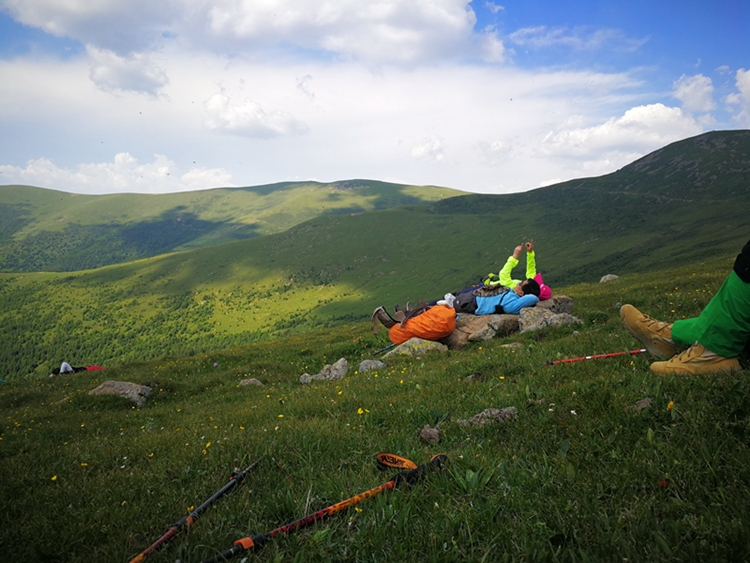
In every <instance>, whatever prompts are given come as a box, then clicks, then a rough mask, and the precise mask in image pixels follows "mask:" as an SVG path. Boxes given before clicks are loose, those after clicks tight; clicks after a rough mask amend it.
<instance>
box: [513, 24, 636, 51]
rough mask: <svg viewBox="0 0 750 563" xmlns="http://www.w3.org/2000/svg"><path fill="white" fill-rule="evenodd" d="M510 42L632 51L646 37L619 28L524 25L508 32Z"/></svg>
mask: <svg viewBox="0 0 750 563" xmlns="http://www.w3.org/2000/svg"><path fill="white" fill-rule="evenodd" d="M509 39H510V41H511V42H513V43H515V44H517V45H522V46H526V47H532V48H535V49H542V48H548V47H561V46H562V47H570V48H572V49H577V50H581V51H591V50H596V49H601V48H603V47H605V46H606V47H608V48H615V49H619V50H624V51H633V50H636V49H638V48H640V47H641V46H643V45H644V44H645V43H646V42H647V41H648V39H633V38H629V37H627V36H626V35H625V33H623V32H622V31H621V30H619V29H590V28H585V27H576V28H572V29H571V28H567V27H548V26H545V25H542V26H537V27H526V28H522V29H519V30H517V31H514V32H513V33H511V34H510V36H509Z"/></svg>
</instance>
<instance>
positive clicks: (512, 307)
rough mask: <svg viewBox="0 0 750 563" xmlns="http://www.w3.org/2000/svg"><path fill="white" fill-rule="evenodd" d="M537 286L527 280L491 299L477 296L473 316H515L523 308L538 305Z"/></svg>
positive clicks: (534, 282) (538, 289) (535, 283)
mask: <svg viewBox="0 0 750 563" xmlns="http://www.w3.org/2000/svg"><path fill="white" fill-rule="evenodd" d="M539 291H540V288H539V284H538V283H537V282H536V281H534V280H531V279H527V280H524V281H522V282H521V283H519V284H517V285H516V286H515V287H514V288H513V289H512V290H508V291H506V292H504V293H501V294H499V295H493V296H492V297H481V296H477V297H476V300H477V310H476V312H475V313H474V314H475V315H492V314H496V313H504V314H506V315H517V314H518V313H520V312H521V309H523V308H524V307H533V306H534V305H536V304H537V303H539Z"/></svg>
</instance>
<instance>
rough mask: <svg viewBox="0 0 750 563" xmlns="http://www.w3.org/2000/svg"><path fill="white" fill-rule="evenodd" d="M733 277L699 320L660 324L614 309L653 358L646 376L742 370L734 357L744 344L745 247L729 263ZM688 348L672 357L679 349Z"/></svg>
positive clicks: (749, 326) (748, 288)
mask: <svg viewBox="0 0 750 563" xmlns="http://www.w3.org/2000/svg"><path fill="white" fill-rule="evenodd" d="M732 270H733V271H731V272H730V273H729V276H727V279H726V280H724V283H723V284H722V286H721V288H720V289H719V291H717V292H716V295H714V297H713V299H711V301H709V302H708V305H706V306H705V307H704V308H703V311H701V314H700V315H699V316H697V317H695V318H692V319H684V320H679V321H675V322H674V323H665V322H663V321H658V320H656V319H653V318H651V317H649V316H648V315H644V314H643V313H641V312H640V311H639V310H638V309H636V308H635V307H633V306H632V305H630V304H627V305H623V306H622V308H621V309H620V318H621V319H622V324H623V325H624V326H625V328H626V329H627V331H628V332H629V333H630V334H631V335H632V336H633V337H635V338H636V339H637V340H638V341H639V342H641V343H642V344H643V345H644V346H645V347H646V350H648V352H649V353H650V354H652V355H653V356H657V357H659V358H662V359H667V358H670V357H671V359H669V360H668V361H663V362H654V363H653V364H651V370H652V371H653V372H655V373H658V374H660V375H668V374H673V373H682V374H690V375H704V374H709V373H717V372H731V371H735V370H740V369H742V366H741V365H740V362H739V356H740V355H741V353H742V352H743V350H745V351H747V346H748V344H749V343H750V241H748V243H747V244H746V245H745V246H744V247H743V248H742V252H740V254H739V255H738V256H737V259H736V260H735V262H734V267H733V268H732ZM685 346H690V347H689V348H688V349H687V350H685V351H684V352H682V353H681V354H680V353H678V352H679V351H680V348H683V347H685Z"/></svg>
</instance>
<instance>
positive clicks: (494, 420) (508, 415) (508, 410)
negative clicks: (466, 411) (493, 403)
mask: <svg viewBox="0 0 750 563" xmlns="http://www.w3.org/2000/svg"><path fill="white" fill-rule="evenodd" d="M517 416H518V409H517V408H516V407H505V408H504V409H484V410H483V411H482V412H480V413H479V414H475V415H474V416H472V417H471V418H470V419H469V420H462V419H458V420H456V423H457V424H459V425H461V426H470V427H475V426H485V425H487V424H498V423H500V422H505V421H506V420H510V419H514V418H516V417H517Z"/></svg>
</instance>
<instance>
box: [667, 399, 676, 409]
mask: <svg viewBox="0 0 750 563" xmlns="http://www.w3.org/2000/svg"><path fill="white" fill-rule="evenodd" d="M673 406H674V401H669V404H668V405H667V410H668V411H671V410H672V407H673Z"/></svg>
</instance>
